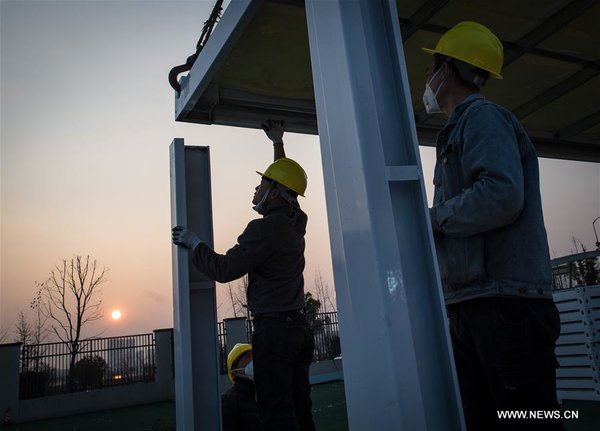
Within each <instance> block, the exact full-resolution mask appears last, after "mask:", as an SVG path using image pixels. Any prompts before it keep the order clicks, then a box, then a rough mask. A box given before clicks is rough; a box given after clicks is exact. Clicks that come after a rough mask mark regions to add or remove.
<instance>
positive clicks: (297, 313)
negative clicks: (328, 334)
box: [254, 308, 306, 320]
mask: <svg viewBox="0 0 600 431" xmlns="http://www.w3.org/2000/svg"><path fill="white" fill-rule="evenodd" d="M263 317H265V318H268V319H281V320H288V319H289V320H291V319H297V318H299V317H306V311H304V308H298V309H297V310H291V311H280V312H273V313H260V314H257V315H256V316H254V319H255V320H256V319H260V318H263Z"/></svg>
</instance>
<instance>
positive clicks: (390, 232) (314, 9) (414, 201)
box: [176, 0, 464, 430]
mask: <svg viewBox="0 0 600 431" xmlns="http://www.w3.org/2000/svg"><path fill="white" fill-rule="evenodd" d="M260 3H261V1H260V0H239V1H235V2H232V3H231V4H230V5H229V7H228V9H227V10H226V12H225V14H224V16H223V18H222V20H221V22H220V23H219V26H218V27H217V30H216V31H215V34H214V35H213V37H212V38H211V39H210V40H209V42H208V43H207V45H206V46H205V48H204V50H203V52H202V55H201V56H200V57H199V58H198V60H197V61H196V64H195V65H194V67H193V68H192V70H191V72H190V75H189V76H188V77H185V78H184V79H183V80H182V82H181V84H182V85H181V87H182V91H181V94H179V96H178V97H177V98H176V117H177V119H181V118H182V117H185V116H186V115H189V114H192V115H193V112H192V111H193V107H194V106H197V104H198V103H199V102H201V96H202V95H203V94H204V92H205V91H206V90H207V88H208V86H209V83H210V79H211V77H212V75H213V74H214V73H215V70H216V68H217V67H218V65H219V64H220V63H221V62H222V61H224V59H225V58H226V55H227V52H228V49H230V48H231V46H232V44H233V43H234V42H235V40H236V37H239V35H240V34H241V32H242V31H243V29H244V26H245V25H246V24H247V23H248V21H249V20H250V19H251V18H252V16H253V14H254V13H256V11H257V9H258V6H259V5H260ZM305 6H306V12H307V21H308V29H309V39H310V40H309V42H310V51H311V60H312V68H313V79H314V83H315V96H316V105H317V106H316V108H317V109H316V111H317V121H318V126H319V135H320V143H321V153H322V157H323V171H324V178H325V190H326V199H327V211H328V218H329V231H330V240H331V249H332V258H333V259H332V260H333V266H334V275H335V287H336V292H337V300H338V313H339V316H340V332H341V336H342V354H343V357H344V380H345V388H346V401H347V406H348V409H347V410H348V416H349V417H348V419H349V426H350V429H351V430H364V429H381V430H387V429H403V430H439V429H445V430H460V429H464V420H463V418H462V409H461V403H460V396H459V391H458V385H457V380H456V374H455V370H454V361H453V357H452V352H451V346H450V342H449V334H448V328H447V318H446V314H445V308H444V302H443V295H442V292H441V287H440V279H439V274H438V271H437V263H436V257H435V250H434V246H433V238H432V233H431V228H430V225H429V223H430V222H429V213H428V208H427V203H426V197H425V188H424V184H423V175H422V170H421V164H420V159H419V152H418V143H417V134H416V127H415V122H414V115H413V111H412V106H411V103H410V94H409V90H408V80H407V73H406V65H405V61H404V52H403V47H402V40H401V37H400V27H399V22H398V18H397V17H398V13H397V10H396V2H395V0H353V1H343V0H328V1H319V0H306V2H305ZM247 115H248V117H252V115H253V114H252V110H251V109H249V110H248V111H247ZM242 116H243V113H242ZM284 118H285V117H284ZM253 121H256V119H252V118H250V120H249V123H252V122H253ZM236 124H237V125H240V123H239V121H238V122H237V123H236ZM300 129H301V127H299V130H298V131H302V130H300ZM188 220H191V219H190V218H188ZM178 258H179V259H183V257H181V256H179V257H178ZM179 264H180V265H181V266H182V267H185V264H184V263H181V262H180V263H179ZM183 271H185V269H183V270H182V273H183ZM205 301H207V303H208V302H210V303H211V304H214V301H213V299H210V298H205ZM211 301H213V302H211ZM190 306H191V307H194V304H190ZM198 306H199V305H198ZM197 313H198V312H197V311H195V310H194V313H192V314H197ZM203 322H205V323H210V322H207V319H204V320H203ZM215 333H216V330H215ZM194 342H195V341H194V340H193V339H192V344H193V343H194ZM195 349H196V347H194V346H192V348H191V351H192V352H193V351H194V350H195ZM183 353H184V354H185V352H183ZM185 361H187V362H185V364H186V365H188V366H190V367H191V368H190V369H189V370H190V371H191V373H192V374H194V373H195V370H196V368H197V367H198V366H199V364H198V363H196V362H195V359H194V358H191V359H189V360H188V359H185ZM184 372H185V371H184ZM190 381H191V379H190V380H186V379H185V376H184V375H183V374H182V375H181V377H179V378H178V379H177V383H178V384H182V385H188V386H189V384H190ZM194 381H195V382H196V381H197V380H196V379H195V377H194ZM196 384H197V383H194V386H195V385H196ZM205 384H207V382H205ZM188 386H186V387H188ZM179 391H180V392H178V394H179V393H180V394H181V396H182V397H187V396H191V395H190V394H191V392H190V390H189V389H188V390H187V391H182V390H181V389H180V390H179ZM179 402H180V400H179V399H178V403H179ZM181 402H184V403H186V405H187V404H188V402H187V400H186V401H181ZM194 405H195V406H197V407H198V408H201V409H202V411H197V412H196V413H195V416H204V415H206V414H210V412H209V411H208V410H207V409H208V407H209V406H207V405H203V406H201V405H199V404H197V403H194ZM178 419H179V417H178ZM179 426H180V424H179V422H178V427H179ZM181 426H182V427H184V426H183V425H181ZM180 429H191V428H185V427H184V428H180ZM196 429H200V428H196ZM201 429H216V428H201Z"/></svg>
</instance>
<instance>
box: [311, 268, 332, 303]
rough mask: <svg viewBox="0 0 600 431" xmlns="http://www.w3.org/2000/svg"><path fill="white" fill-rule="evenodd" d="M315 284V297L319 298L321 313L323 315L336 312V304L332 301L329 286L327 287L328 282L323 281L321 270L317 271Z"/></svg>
mask: <svg viewBox="0 0 600 431" xmlns="http://www.w3.org/2000/svg"><path fill="white" fill-rule="evenodd" d="M314 282H315V295H316V297H317V300H318V301H319V302H320V304H321V308H320V311H321V312H322V313H328V312H330V311H335V310H336V308H335V304H334V303H333V301H332V300H331V295H330V291H329V286H328V285H327V282H326V281H325V280H324V279H323V276H322V275H321V270H319V269H317V270H316V271H315V279H314Z"/></svg>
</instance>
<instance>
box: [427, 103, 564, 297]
mask: <svg viewBox="0 0 600 431" xmlns="http://www.w3.org/2000/svg"><path fill="white" fill-rule="evenodd" d="M434 184H435V193H434V197H433V207H432V208H431V209H430V215H431V223H432V228H433V233H434V237H435V245H436V249H437V256H438V262H439V265H440V275H441V278H442V284H443V287H444V296H445V299H446V303H447V304H452V303H457V302H461V301H466V300H469V299H474V298H481V297H490V296H491V297H494V296H495V297H498V296H509V297H519V298H548V299H551V298H552V291H551V275H552V272H551V268H550V254H549V252H548V240H547V238H546V228H545V227H544V217H543V214H542V203H541V197H540V184H539V171H538V161H537V155H536V153H535V150H534V148H533V144H532V143H531V140H530V139H529V137H528V136H527V133H526V132H525V130H524V129H523V126H521V124H520V123H519V122H518V120H517V119H516V118H515V116H514V115H513V114H511V113H510V112H509V111H507V110H506V109H504V108H502V107H501V106H498V105H496V104H494V103H492V102H489V101H487V100H486V99H484V98H483V96H481V95H479V94H473V95H471V96H469V97H467V98H466V99H465V100H464V101H463V102H462V103H461V104H459V105H458V106H457V107H456V108H455V110H454V112H453V113H452V115H451V116H450V118H449V119H448V122H447V123H446V125H445V126H444V128H443V129H442V131H441V132H440V134H439V135H438V139H437V163H436V167H435V175H434Z"/></svg>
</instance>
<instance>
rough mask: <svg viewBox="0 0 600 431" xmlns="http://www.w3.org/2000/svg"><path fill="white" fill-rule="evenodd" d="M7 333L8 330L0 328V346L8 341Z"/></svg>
mask: <svg viewBox="0 0 600 431" xmlns="http://www.w3.org/2000/svg"><path fill="white" fill-rule="evenodd" d="M8 336H9V332H8V329H4V328H0V344H2V343H5V342H7V341H8Z"/></svg>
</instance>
